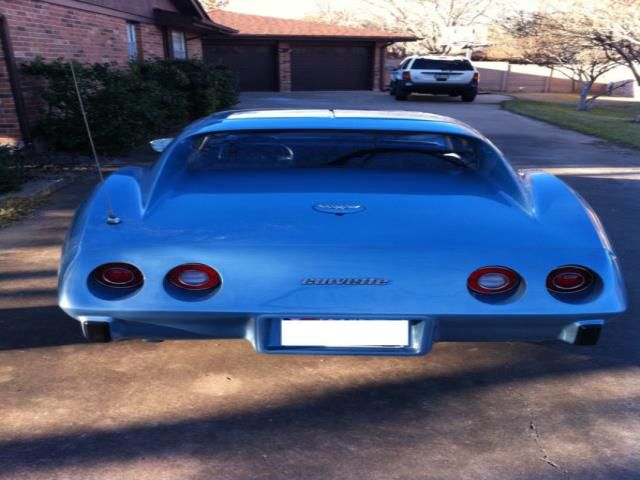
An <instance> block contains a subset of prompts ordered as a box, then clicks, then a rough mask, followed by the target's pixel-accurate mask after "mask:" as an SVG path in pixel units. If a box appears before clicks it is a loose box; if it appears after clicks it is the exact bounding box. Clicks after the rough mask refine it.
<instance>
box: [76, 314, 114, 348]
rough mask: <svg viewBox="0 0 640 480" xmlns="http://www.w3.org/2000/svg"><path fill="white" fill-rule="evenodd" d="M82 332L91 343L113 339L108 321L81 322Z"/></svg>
mask: <svg viewBox="0 0 640 480" xmlns="http://www.w3.org/2000/svg"><path fill="white" fill-rule="evenodd" d="M81 325H82V334H83V335H84V338H86V339H87V341H89V342H91V343H106V342H110V341H111V329H110V328H109V323H108V322H95V321H90V320H85V321H83V322H82V323H81Z"/></svg>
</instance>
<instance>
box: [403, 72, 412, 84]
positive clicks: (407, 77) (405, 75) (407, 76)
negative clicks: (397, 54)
mask: <svg viewBox="0 0 640 480" xmlns="http://www.w3.org/2000/svg"><path fill="white" fill-rule="evenodd" d="M402 80H405V81H407V82H410V81H411V72H410V71H409V70H405V71H403V72H402Z"/></svg>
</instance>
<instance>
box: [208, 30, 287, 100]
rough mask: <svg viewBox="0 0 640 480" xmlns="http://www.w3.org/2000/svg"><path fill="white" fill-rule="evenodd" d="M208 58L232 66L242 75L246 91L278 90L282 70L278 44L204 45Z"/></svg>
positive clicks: (241, 81)
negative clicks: (277, 50)
mask: <svg viewBox="0 0 640 480" xmlns="http://www.w3.org/2000/svg"><path fill="white" fill-rule="evenodd" d="M203 56H204V59H205V60H206V61H207V62H209V63H212V64H214V65H221V66H225V67H228V68H229V69H231V70H232V71H233V72H235V73H236V75H237V76H238V82H239V88H240V90H242V91H245V92H252V91H274V90H277V89H278V69H277V66H276V49H275V45H274V44H264V43H263V44H259V43H256V44H233V43H227V44H225V43H220V42H207V41H205V42H203Z"/></svg>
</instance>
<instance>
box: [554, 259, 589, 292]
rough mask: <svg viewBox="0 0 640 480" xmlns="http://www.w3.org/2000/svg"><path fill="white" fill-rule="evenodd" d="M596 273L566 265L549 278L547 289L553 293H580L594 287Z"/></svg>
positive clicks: (557, 269)
mask: <svg viewBox="0 0 640 480" xmlns="http://www.w3.org/2000/svg"><path fill="white" fill-rule="evenodd" d="M594 280H595V275H594V273H593V272H592V271H591V270H589V269H588V268H586V267H581V266H579V265H566V266H564V267H559V268H556V269H555V270H552V271H551V273H549V275H548V276H547V289H548V290H549V291H550V292H552V293H560V294H563V293H578V292H583V291H585V290H588V289H589V288H591V287H592V286H593V283H594Z"/></svg>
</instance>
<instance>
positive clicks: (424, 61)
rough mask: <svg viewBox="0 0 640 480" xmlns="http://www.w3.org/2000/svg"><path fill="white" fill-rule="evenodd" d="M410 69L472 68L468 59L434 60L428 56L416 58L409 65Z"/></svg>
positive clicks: (466, 69)
mask: <svg viewBox="0 0 640 480" xmlns="http://www.w3.org/2000/svg"><path fill="white" fill-rule="evenodd" d="M411 69H412V70H465V71H468V70H473V66H472V65H471V62H469V60H465V59H460V60H434V59H429V58H416V60H415V61H414V62H413V65H412V66H411Z"/></svg>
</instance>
